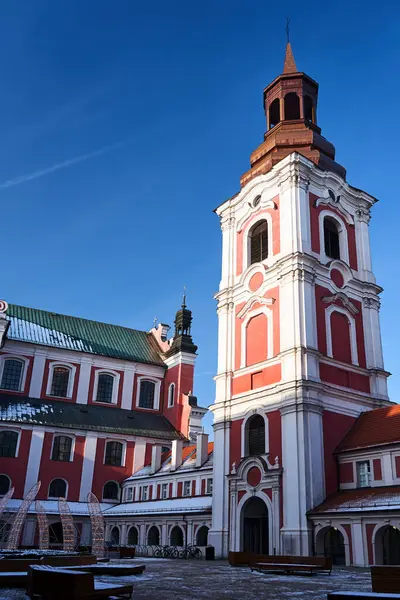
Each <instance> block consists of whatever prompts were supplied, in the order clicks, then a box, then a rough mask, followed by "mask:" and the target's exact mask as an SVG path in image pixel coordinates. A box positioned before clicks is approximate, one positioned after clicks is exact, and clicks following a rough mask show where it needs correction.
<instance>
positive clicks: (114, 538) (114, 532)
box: [110, 527, 119, 546]
mask: <svg viewBox="0 0 400 600" xmlns="http://www.w3.org/2000/svg"><path fill="white" fill-rule="evenodd" d="M110 542H111V545H112V546H119V529H118V527H113V528H112V529H111V533H110Z"/></svg>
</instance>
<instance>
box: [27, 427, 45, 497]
mask: <svg viewBox="0 0 400 600" xmlns="http://www.w3.org/2000/svg"><path fill="white" fill-rule="evenodd" d="M43 441H44V431H43V430H40V429H39V430H38V429H34V430H33V431H32V439H31V445H30V448H29V458H28V466H27V468H26V478H25V486H24V496H25V495H26V494H27V493H28V492H29V490H30V489H31V487H32V486H33V485H35V483H37V481H38V478H39V469H40V461H41V460H42V450H43Z"/></svg>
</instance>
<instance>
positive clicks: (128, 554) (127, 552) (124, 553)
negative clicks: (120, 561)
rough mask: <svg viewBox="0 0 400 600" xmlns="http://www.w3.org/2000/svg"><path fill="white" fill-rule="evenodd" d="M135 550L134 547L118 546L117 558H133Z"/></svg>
mask: <svg viewBox="0 0 400 600" xmlns="http://www.w3.org/2000/svg"><path fill="white" fill-rule="evenodd" d="M135 554H136V548H135V546H120V547H119V557H120V558H135Z"/></svg>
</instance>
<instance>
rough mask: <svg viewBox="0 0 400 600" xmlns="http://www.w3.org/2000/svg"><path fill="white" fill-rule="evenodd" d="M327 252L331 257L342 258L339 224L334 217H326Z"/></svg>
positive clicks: (325, 236)
mask: <svg viewBox="0 0 400 600" xmlns="http://www.w3.org/2000/svg"><path fill="white" fill-rule="evenodd" d="M324 240H325V254H326V256H329V258H337V259H340V244H339V230H338V225H337V223H336V221H335V220H334V219H331V218H330V217H325V219H324Z"/></svg>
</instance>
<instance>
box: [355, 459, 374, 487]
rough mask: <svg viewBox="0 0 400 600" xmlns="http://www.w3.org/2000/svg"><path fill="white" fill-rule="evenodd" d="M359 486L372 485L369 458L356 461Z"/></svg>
mask: <svg viewBox="0 0 400 600" xmlns="http://www.w3.org/2000/svg"><path fill="white" fill-rule="evenodd" d="M356 470H357V487H371V467H370V463H369V460H362V461H359V462H356Z"/></svg>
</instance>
